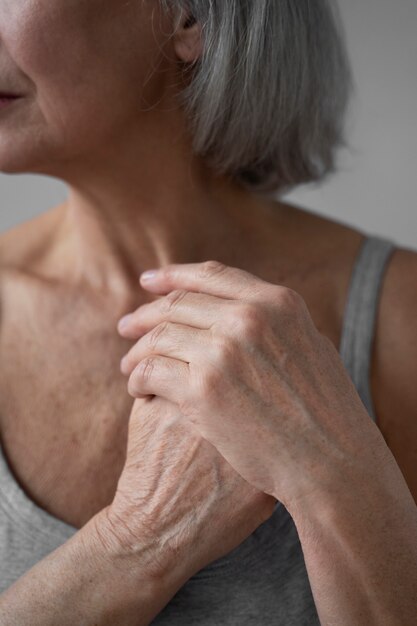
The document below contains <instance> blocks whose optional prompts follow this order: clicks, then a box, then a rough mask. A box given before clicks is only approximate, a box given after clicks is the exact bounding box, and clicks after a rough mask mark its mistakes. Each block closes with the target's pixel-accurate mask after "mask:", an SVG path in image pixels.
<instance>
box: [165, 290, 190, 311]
mask: <svg viewBox="0 0 417 626" xmlns="http://www.w3.org/2000/svg"><path fill="white" fill-rule="evenodd" d="M186 295H187V291H185V289H174V290H173V291H170V293H168V294H167V295H166V296H165V298H164V301H163V302H164V312H165V313H172V311H174V310H175V308H176V307H177V306H178V304H179V303H180V302H181V301H182V300H183V299H184V298H185V296H186Z"/></svg>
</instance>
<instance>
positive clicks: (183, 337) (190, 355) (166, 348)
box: [120, 322, 213, 376]
mask: <svg viewBox="0 0 417 626" xmlns="http://www.w3.org/2000/svg"><path fill="white" fill-rule="evenodd" d="M212 340H213V339H212V335H211V333H210V332H208V331H205V330H198V329H195V328H192V327H191V326H185V325H183V324H174V323H172V322H162V323H161V324H158V325H157V326H156V327H155V328H153V329H152V330H151V331H150V332H148V333H146V335H144V336H143V337H141V338H140V339H139V340H138V341H137V342H136V343H135V345H134V346H132V347H131V348H130V350H129V352H127V354H126V355H125V356H124V357H123V359H122V360H121V363H120V371H121V372H122V373H123V374H125V375H126V376H128V375H130V374H131V373H132V371H133V370H134V368H135V367H136V366H137V364H138V363H139V361H141V360H142V359H144V358H146V357H147V356H151V355H152V354H155V355H158V356H165V357H168V358H174V359H178V360H179V361H184V362H185V363H190V361H194V362H195V361H196V360H197V359H198V358H199V357H200V358H201V355H202V353H203V354H204V353H205V352H206V351H207V350H208V349H209V347H210V343H211V342H212Z"/></svg>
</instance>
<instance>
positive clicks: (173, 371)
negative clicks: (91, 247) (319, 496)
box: [118, 261, 377, 509]
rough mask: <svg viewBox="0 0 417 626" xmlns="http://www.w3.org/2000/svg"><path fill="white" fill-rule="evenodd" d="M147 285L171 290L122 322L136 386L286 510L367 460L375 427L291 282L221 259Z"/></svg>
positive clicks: (172, 270) (168, 271)
mask: <svg viewBox="0 0 417 626" xmlns="http://www.w3.org/2000/svg"><path fill="white" fill-rule="evenodd" d="M142 276H143V275H142ZM141 284H142V286H143V287H144V288H145V289H147V290H149V291H151V292H153V293H155V294H158V295H162V296H165V297H162V298H159V299H157V300H154V301H153V302H149V303H146V304H144V305H142V306H140V307H139V308H138V309H137V310H136V311H135V312H133V313H132V314H131V315H130V316H129V320H128V322H127V324H126V325H124V326H123V327H121V326H120V322H119V327H118V328H119V333H120V334H121V335H122V336H123V337H126V338H131V339H138V341H137V342H136V343H135V344H134V345H133V346H132V348H131V349H130V350H129V352H128V353H127V355H126V357H125V358H124V359H123V360H122V361H123V362H122V364H121V370H122V372H123V373H124V374H126V375H129V376H130V377H129V382H128V391H129V393H130V395H132V396H133V397H143V396H146V395H156V396H160V397H162V398H164V399H166V400H167V401H169V402H172V403H174V404H175V405H176V406H177V407H178V408H179V409H180V412H181V414H182V415H183V416H184V419H186V420H188V421H189V422H190V423H191V424H193V426H194V427H195V428H196V429H197V430H198V432H199V433H200V435H201V436H202V437H204V438H205V439H207V440H208V441H209V442H210V443H212V444H213V445H214V446H215V447H216V448H217V450H218V451H219V452H220V453H221V454H222V455H223V457H224V458H225V459H226V460H227V461H228V462H229V463H230V465H232V466H233V467H234V469H235V470H236V471H237V472H238V473H239V474H240V475H241V476H242V477H243V478H244V479H245V480H246V481H248V482H249V483H251V484H252V485H253V486H254V487H256V488H258V489H259V490H261V491H264V492H265V493H268V494H270V495H273V496H275V497H276V498H277V499H278V500H280V501H281V502H282V503H283V504H284V505H285V506H286V507H287V508H288V509H290V508H291V506H292V504H293V503H294V502H295V501H302V499H304V498H309V497H310V496H311V495H312V494H313V497H314V494H316V493H319V492H323V491H329V490H331V491H337V489H340V488H341V486H343V485H344V484H345V483H346V481H348V480H349V479H348V476H349V471H348V470H349V468H350V467H352V465H354V466H357V464H358V463H359V464H360V463H362V465H360V468H362V469H363V470H364V472H366V467H367V464H368V463H369V464H370V465H372V458H371V457H370V456H369V454H370V453H369V449H371V450H372V448H373V449H375V434H376V431H377V428H376V426H375V424H374V423H373V422H372V420H371V418H370V416H369V415H368V413H367V411H366V409H365V407H364V405H363V403H362V401H361V399H360V397H359V395H358V393H357V391H356V388H355V386H354V384H353V382H352V380H351V379H350V377H349V375H348V373H347V371H346V369H345V367H344V365H343V363H342V360H341V358H340V356H339V353H338V352H337V350H336V348H335V346H334V345H333V343H332V342H331V341H330V340H329V339H328V338H327V337H325V336H324V335H323V334H321V333H320V332H319V331H318V330H317V328H316V326H315V324H314V322H313V320H312V318H311V316H310V313H309V310H308V308H307V305H306V303H305V301H304V300H303V298H302V297H301V296H300V295H299V294H298V293H297V292H296V291H294V290H292V289H290V288H287V287H284V286H280V285H274V284H272V283H269V282H266V281H264V280H262V279H260V278H258V277H256V276H254V275H253V274H250V273H248V272H246V271H243V270H241V269H238V268H234V267H228V266H226V265H224V264H222V263H219V262H218V261H206V262H204V263H196V264H193V263H190V264H178V265H168V266H166V267H163V268H161V269H159V270H157V272H156V275H155V278H154V279H153V280H151V281H144V280H143V279H141ZM364 460H365V464H363V462H364ZM356 475H357V473H356ZM342 488H343V487H342Z"/></svg>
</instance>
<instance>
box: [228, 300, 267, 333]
mask: <svg viewBox="0 0 417 626" xmlns="http://www.w3.org/2000/svg"><path fill="white" fill-rule="evenodd" d="M234 323H235V327H236V329H237V331H238V333H239V334H243V335H244V336H245V337H247V338H249V339H250V338H256V337H258V336H259V334H260V333H261V332H262V329H263V328H264V326H265V319H264V314H263V312H262V310H261V309H260V307H259V306H255V305H254V304H251V303H245V304H242V305H240V306H239V307H237V311H236V312H235V319H234Z"/></svg>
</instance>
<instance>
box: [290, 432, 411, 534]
mask: <svg viewBox="0 0 417 626" xmlns="http://www.w3.org/2000/svg"><path fill="white" fill-rule="evenodd" d="M381 437H382V435H381ZM287 508H288V511H289V513H290V515H291V516H292V518H293V519H294V522H295V524H296V526H297V527H298V528H299V529H301V528H303V529H308V528H313V527H315V526H316V525H324V526H328V527H330V526H335V527H338V528H339V529H341V528H343V526H344V525H345V524H348V525H349V526H351V525H352V524H353V523H354V520H355V519H356V520H359V519H365V518H367V519H372V518H373V519H374V520H375V517H376V516H378V515H380V516H381V517H380V519H381V520H386V521H388V518H389V517H392V518H396V519H397V520H400V518H401V517H402V518H403V519H405V518H407V519H410V518H414V519H415V516H416V513H417V507H416V505H415V502H414V499H413V496H412V494H411V492H410V490H409V488H408V485H407V483H406V482H405V479H404V476H403V474H402V473H401V470H400V468H399V466H398V464H397V463H396V460H395V458H394V456H393V454H392V452H391V451H390V449H389V448H388V446H387V445H386V444H385V441H384V442H383V444H382V445H380V446H379V445H376V446H375V447H373V448H372V453H370V454H369V455H368V456H366V457H365V456H363V457H361V456H360V455H358V456H357V457H356V458H349V459H345V461H344V462H343V463H342V464H341V465H340V467H338V468H337V469H335V468H334V467H333V468H332V471H331V472H329V474H328V475H325V474H324V475H323V477H322V480H321V481H320V483H317V484H316V485H315V486H314V487H312V488H311V489H310V490H309V491H308V495H306V496H305V497H300V498H298V499H295V500H291V501H290V503H289V505H288V506H287ZM391 521H393V520H391Z"/></svg>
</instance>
